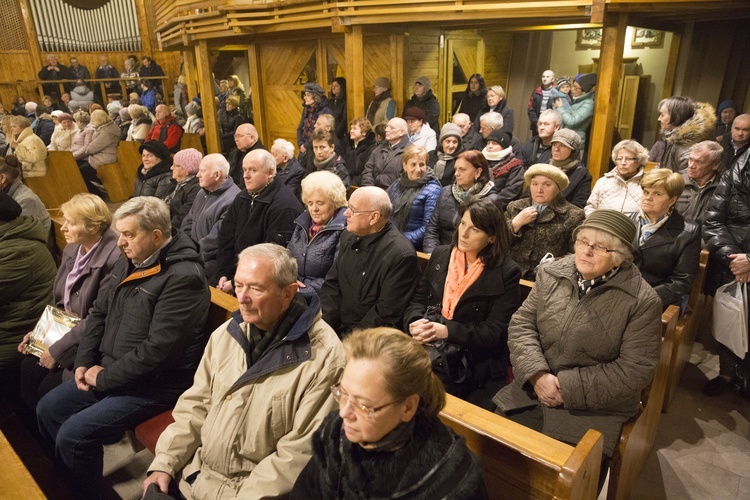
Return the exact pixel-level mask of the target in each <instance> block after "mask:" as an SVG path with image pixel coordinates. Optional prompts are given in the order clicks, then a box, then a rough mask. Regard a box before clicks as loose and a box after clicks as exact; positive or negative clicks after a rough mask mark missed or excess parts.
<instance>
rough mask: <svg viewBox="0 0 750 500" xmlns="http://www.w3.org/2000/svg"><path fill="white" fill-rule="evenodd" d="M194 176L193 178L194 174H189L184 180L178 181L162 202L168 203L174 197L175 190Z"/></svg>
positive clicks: (183, 185)
mask: <svg viewBox="0 0 750 500" xmlns="http://www.w3.org/2000/svg"><path fill="white" fill-rule="evenodd" d="M194 178H195V176H194V175H191V176H189V177H188V178H187V179H185V180H184V181H180V182H178V183H177V185H176V186H175V188H174V191H172V192H171V193H169V194H168V195H167V196H165V197H164V203H166V204H167V205H169V204H170V203H172V200H174V197H175V196H176V195H177V191H179V190H180V189H182V188H184V187H185V185H186V184H187V183H188V182H190V181H191V180H193V179H194Z"/></svg>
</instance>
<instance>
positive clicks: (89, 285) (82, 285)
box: [49, 229, 122, 380]
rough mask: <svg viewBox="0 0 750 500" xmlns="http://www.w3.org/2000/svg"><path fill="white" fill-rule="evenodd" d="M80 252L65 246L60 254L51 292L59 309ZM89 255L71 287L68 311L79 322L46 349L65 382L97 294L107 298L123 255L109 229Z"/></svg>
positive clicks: (63, 305) (62, 303)
mask: <svg viewBox="0 0 750 500" xmlns="http://www.w3.org/2000/svg"><path fill="white" fill-rule="evenodd" d="M80 249H81V245H67V246H66V247H65V250H63V255H62V259H61V261H60V269H58V270H57V276H56V277H55V283H54V286H53V288H52V295H53V301H54V304H55V307H57V308H59V309H65V302H64V300H65V285H66V283H65V280H66V279H67V278H68V275H69V274H70V271H71V270H72V269H73V265H74V264H75V261H76V256H77V255H78V253H79V252H80ZM91 252H92V253H91V257H89V261H88V262H87V263H86V265H85V266H84V268H83V270H82V271H81V274H80V275H79V276H78V278H76V280H75V281H74V282H73V284H72V286H71V287H70V309H69V311H70V312H73V313H75V314H77V315H78V317H79V318H81V322H80V323H78V324H77V325H76V326H74V327H73V328H71V330H70V331H69V332H68V333H66V334H65V335H63V337H62V338H61V339H60V340H58V341H57V342H55V343H54V344H52V345H51V346H50V347H49V353H50V355H51V356H52V357H53V358H55V361H57V363H59V364H60V366H62V367H63V368H65V372H66V373H65V376H64V379H65V380H68V379H71V378H73V373H72V372H71V369H72V368H73V361H75V356H76V352H77V351H78V342H80V340H81V336H82V335H83V332H85V331H86V325H87V324H88V315H89V313H90V312H91V310H92V309H93V307H94V300H95V299H96V298H97V297H98V296H99V294H101V295H102V296H104V295H106V294H107V287H108V286H111V284H112V275H111V271H112V268H113V267H114V265H115V262H117V259H119V258H120V256H121V255H122V253H121V252H120V248H119V247H118V246H117V234H115V232H114V231H112V229H107V230H106V231H105V232H104V234H103V235H102V239H101V240H99V243H98V244H97V245H96V246H95V247H94V248H92V249H91Z"/></svg>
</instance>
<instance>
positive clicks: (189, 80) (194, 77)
mask: <svg viewBox="0 0 750 500" xmlns="http://www.w3.org/2000/svg"><path fill="white" fill-rule="evenodd" d="M182 61H183V62H184V63H185V82H186V84H187V90H188V95H189V96H191V98H192V97H195V96H197V95H198V94H199V93H200V89H199V88H198V69H197V68H196V67H195V64H196V62H195V52H194V51H193V48H192V47H185V50H184V51H182Z"/></svg>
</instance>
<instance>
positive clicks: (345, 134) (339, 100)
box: [328, 96, 349, 141]
mask: <svg viewBox="0 0 750 500" xmlns="http://www.w3.org/2000/svg"><path fill="white" fill-rule="evenodd" d="M328 104H329V105H330V106H331V111H332V113H331V114H332V115H333V119H334V120H335V123H336V129H335V132H334V135H335V136H336V137H337V138H338V139H339V140H340V141H344V140H346V139H348V138H349V121H348V120H347V119H346V96H341V97H331V98H330V99H329V100H328Z"/></svg>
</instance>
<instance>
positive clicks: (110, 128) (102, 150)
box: [83, 120, 120, 168]
mask: <svg viewBox="0 0 750 500" xmlns="http://www.w3.org/2000/svg"><path fill="white" fill-rule="evenodd" d="M119 144H120V127H118V126H117V124H116V123H115V122H113V121H111V120H110V121H108V122H106V123H105V124H104V125H100V126H98V127H96V128H95V129H94V133H93V134H92V135H91V142H89V143H88V145H87V146H86V149H85V151H84V153H83V156H84V158H85V159H86V161H87V162H88V164H89V165H91V166H92V167H94V168H97V167H99V165H106V164H107V163H114V162H116V161H117V146H118V145H119Z"/></svg>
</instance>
